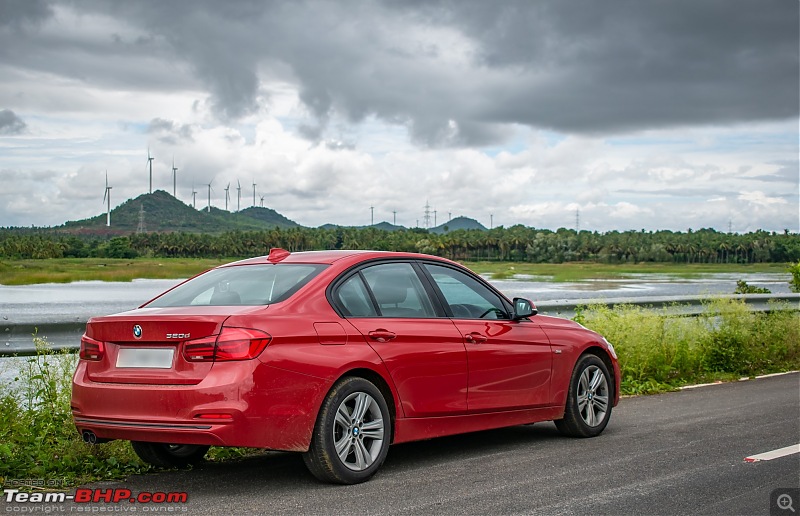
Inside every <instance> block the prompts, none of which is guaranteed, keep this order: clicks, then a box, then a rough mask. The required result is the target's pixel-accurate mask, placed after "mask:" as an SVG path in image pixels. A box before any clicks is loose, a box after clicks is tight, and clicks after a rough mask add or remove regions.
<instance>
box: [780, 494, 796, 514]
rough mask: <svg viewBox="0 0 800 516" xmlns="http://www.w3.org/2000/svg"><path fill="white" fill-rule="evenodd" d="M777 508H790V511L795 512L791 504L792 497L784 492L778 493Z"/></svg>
mask: <svg viewBox="0 0 800 516" xmlns="http://www.w3.org/2000/svg"><path fill="white" fill-rule="evenodd" d="M778 509H780V510H782V511H785V510H787V509H788V510H790V511H792V512H795V511H794V507H793V506H792V497H791V496H789V495H788V494H786V493H784V494H782V495H780V496H779V497H778Z"/></svg>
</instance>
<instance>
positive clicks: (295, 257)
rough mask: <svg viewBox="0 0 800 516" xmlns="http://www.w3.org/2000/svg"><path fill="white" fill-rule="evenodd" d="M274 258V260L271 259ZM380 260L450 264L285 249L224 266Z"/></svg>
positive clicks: (418, 256) (410, 255) (356, 252)
mask: <svg viewBox="0 0 800 516" xmlns="http://www.w3.org/2000/svg"><path fill="white" fill-rule="evenodd" d="M271 257H272V258H271ZM380 258H412V259H421V258H426V259H434V260H439V261H445V262H449V261H450V260H447V259H445V258H440V257H438V256H430V255H426V254H418V253H402V252H392V251H368V250H331V251H302V252H296V253H289V252H288V251H284V250H283V249H272V250H271V251H270V254H269V255H267V256H257V257H255V258H248V259H246V260H240V261H238V262H233V263H229V264H225V265H222V267H228V266H232V265H254V264H273V263H316V264H326V265H330V264H333V263H335V262H338V261H340V260H346V261H348V262H351V263H358V262H361V261H364V260H370V259H380Z"/></svg>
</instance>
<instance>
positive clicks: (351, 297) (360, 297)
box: [336, 274, 378, 317]
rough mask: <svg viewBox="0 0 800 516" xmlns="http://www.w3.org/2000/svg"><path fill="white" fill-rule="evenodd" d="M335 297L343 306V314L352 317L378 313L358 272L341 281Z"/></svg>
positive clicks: (369, 315) (374, 315)
mask: <svg viewBox="0 0 800 516" xmlns="http://www.w3.org/2000/svg"><path fill="white" fill-rule="evenodd" d="M336 297H337V298H338V300H339V304H341V306H342V307H343V308H344V310H345V315H349V316H352V317H376V316H377V315H378V313H377V312H376V311H375V306H374V305H373V304H372V300H370V298H369V294H368V293H367V288H366V287H365V286H364V281H363V280H362V279H361V275H360V274H354V275H353V276H351V277H350V279H348V280H347V281H345V282H344V283H342V285H341V286H340V287H339V289H338V290H337V291H336Z"/></svg>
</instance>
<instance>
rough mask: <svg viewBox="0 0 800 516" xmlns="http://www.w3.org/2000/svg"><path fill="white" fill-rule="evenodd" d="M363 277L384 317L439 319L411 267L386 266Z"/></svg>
mask: <svg viewBox="0 0 800 516" xmlns="http://www.w3.org/2000/svg"><path fill="white" fill-rule="evenodd" d="M361 273H362V274H363V275H364V279H365V280H366V281H367V284H368V285H369V289H370V290H371V291H372V295H373V296H374V298H375V301H376V302H377V303H378V308H379V309H380V312H381V315H382V316H383V317H436V314H435V312H434V310H433V305H432V304H431V301H430V299H429V298H428V294H427V293H426V292H425V288H424V287H423V286H422V283H421V282H420V280H419V277H418V276H417V273H416V271H415V270H414V268H413V267H412V266H411V264H409V263H383V264H380V265H373V266H371V267H366V268H364V269H362V271H361Z"/></svg>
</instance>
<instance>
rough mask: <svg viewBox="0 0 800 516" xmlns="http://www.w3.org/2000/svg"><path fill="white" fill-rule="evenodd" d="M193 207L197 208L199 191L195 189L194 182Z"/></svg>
mask: <svg viewBox="0 0 800 516" xmlns="http://www.w3.org/2000/svg"><path fill="white" fill-rule="evenodd" d="M192 208H194V209H197V191H196V190H195V189H194V183H192Z"/></svg>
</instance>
